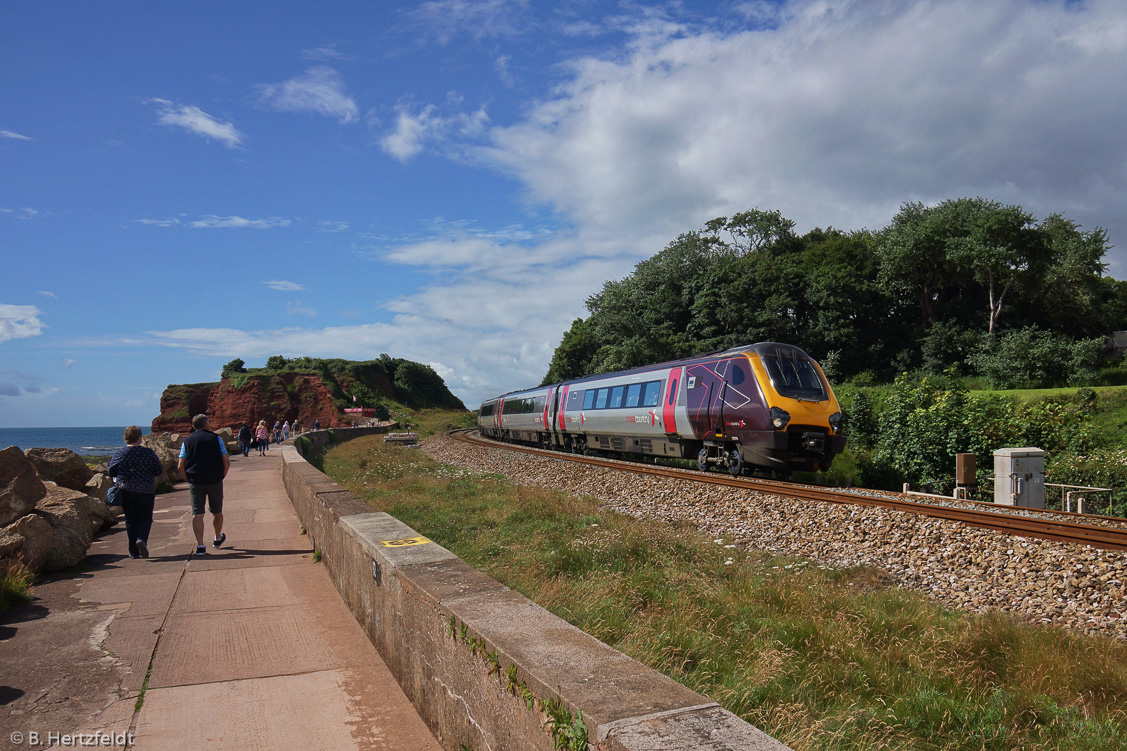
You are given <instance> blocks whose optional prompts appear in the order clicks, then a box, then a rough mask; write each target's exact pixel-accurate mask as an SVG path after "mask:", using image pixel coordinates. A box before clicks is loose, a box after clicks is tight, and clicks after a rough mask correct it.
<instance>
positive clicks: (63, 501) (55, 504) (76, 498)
mask: <svg viewBox="0 0 1127 751" xmlns="http://www.w3.org/2000/svg"><path fill="white" fill-rule="evenodd" d="M45 484H46V486H47V495H46V496H44V497H43V498H41V499H40V500H39V502H38V503H37V504H35V512H36V513H37V514H39V515H40V516H42V517H43V518H44V519H46V520H47V522H48V523H49V524H50V525H51V527H52V528H53V529H54V530H55V532H56V533H58V531H59V529H67V530H70V531H71V532H73V533H74V534H75V536H76V538H77V539H79V540H81V541H82V543H83V546H84V547H83V548H82V552H83V555H85V554H86V548H87V547H89V546H90V543H91V542H92V541H93V540H94V532H93V531H92V525H91V523H90V498H88V497H87V496H86V494H85V493H81V492H79V491H77V490H71V489H69V488H63V487H60V486H58V485H56V484H55V483H51V482H48V483H45ZM71 565H74V564H71ZM64 568H65V567H64Z"/></svg>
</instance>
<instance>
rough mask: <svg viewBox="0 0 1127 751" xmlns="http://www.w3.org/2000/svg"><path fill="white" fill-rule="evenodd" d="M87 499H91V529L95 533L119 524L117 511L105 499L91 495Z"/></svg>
mask: <svg viewBox="0 0 1127 751" xmlns="http://www.w3.org/2000/svg"><path fill="white" fill-rule="evenodd" d="M87 500H88V501H90V506H89V508H90V529H91V530H92V531H93V533H94V534H98V533H99V532H101V531H102V530H104V529H109V528H110V527H112V526H113V525H115V524H117V511H116V510H114V509H112V508H110V507H109V506H107V505H106V502H105V501H102V500H99V499H97V498H89V497H87Z"/></svg>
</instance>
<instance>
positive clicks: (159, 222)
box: [133, 218, 180, 227]
mask: <svg viewBox="0 0 1127 751" xmlns="http://www.w3.org/2000/svg"><path fill="white" fill-rule="evenodd" d="M133 222H134V224H144V225H145V226H147V227H175V226H176V225H178V224H180V220H179V219H175V218H173V219H134V220H133Z"/></svg>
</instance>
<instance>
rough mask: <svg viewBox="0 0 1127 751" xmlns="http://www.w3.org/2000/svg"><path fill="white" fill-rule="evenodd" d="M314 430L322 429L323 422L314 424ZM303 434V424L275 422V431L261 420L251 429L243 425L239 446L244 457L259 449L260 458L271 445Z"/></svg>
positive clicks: (240, 429)
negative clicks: (252, 450) (253, 449)
mask: <svg viewBox="0 0 1127 751" xmlns="http://www.w3.org/2000/svg"><path fill="white" fill-rule="evenodd" d="M313 429H314V430H320V429H321V421H320V420H316V421H314V423H313ZM300 434H301V424H300V423H299V422H298V421H297V420H294V421H293V425H292V426H291V425H290V421H289V420H286V421H285V422H275V423H274V427H273V429H271V428H268V427H267V426H266V420H259V421H258V424H257V425H255V426H254V428H251V427H250V425H249V424H248V423H245V422H244V423H243V425H242V427H240V428H239V435H238V439H239V446H240V448H241V449H242V452H243V456H250V450H251V449H252V448H255V449H258V455H259V456H266V452H267V451H269V450H270V444H271V443H281V442H282V441H288V440H289V439H290V436H294V437H296V436H298V435H300Z"/></svg>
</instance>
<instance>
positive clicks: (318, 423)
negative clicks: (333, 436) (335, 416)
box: [313, 420, 321, 430]
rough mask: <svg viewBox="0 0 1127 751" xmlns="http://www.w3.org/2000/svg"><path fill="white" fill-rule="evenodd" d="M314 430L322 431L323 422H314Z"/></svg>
mask: <svg viewBox="0 0 1127 751" xmlns="http://www.w3.org/2000/svg"><path fill="white" fill-rule="evenodd" d="M313 429H314V430H320V429H321V421H320V420H314V421H313Z"/></svg>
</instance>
